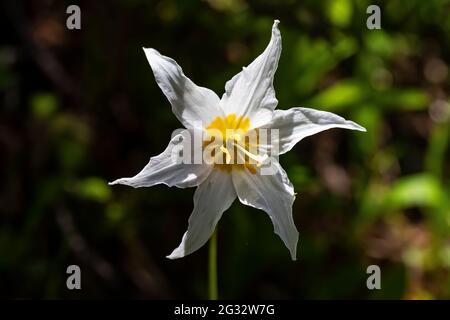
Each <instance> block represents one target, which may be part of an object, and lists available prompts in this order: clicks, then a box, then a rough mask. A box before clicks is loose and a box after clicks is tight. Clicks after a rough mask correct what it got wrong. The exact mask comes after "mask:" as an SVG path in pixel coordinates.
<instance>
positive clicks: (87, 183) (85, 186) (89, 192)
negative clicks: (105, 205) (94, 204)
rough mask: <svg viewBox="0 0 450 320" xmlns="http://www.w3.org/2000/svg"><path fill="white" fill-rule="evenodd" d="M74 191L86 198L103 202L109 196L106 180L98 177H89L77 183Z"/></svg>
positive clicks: (109, 190)
mask: <svg viewBox="0 0 450 320" xmlns="http://www.w3.org/2000/svg"><path fill="white" fill-rule="evenodd" d="M76 193H77V194H78V195H79V196H81V197H83V198H86V199H89V200H95V201H99V202H105V201H107V200H109V199H110V198H111V189H110V188H109V186H108V184H107V182H106V181H105V180H103V179H101V178H99V177H90V178H86V179H83V180H81V181H80V182H79V183H78V184H77V188H76Z"/></svg>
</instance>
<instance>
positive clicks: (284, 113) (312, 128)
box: [268, 108, 366, 154]
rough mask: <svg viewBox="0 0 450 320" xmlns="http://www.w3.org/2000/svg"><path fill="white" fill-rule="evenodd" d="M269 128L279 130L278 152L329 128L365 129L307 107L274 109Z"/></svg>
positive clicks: (332, 114) (328, 113)
mask: <svg viewBox="0 0 450 320" xmlns="http://www.w3.org/2000/svg"><path fill="white" fill-rule="evenodd" d="M268 126H269V127H270V128H271V129H278V130H279V154H283V153H286V152H288V151H289V150H291V149H292V147H293V146H294V145H295V144H296V143H297V142H299V141H300V140H302V139H303V138H305V137H308V136H311V135H313V134H316V133H319V132H321V131H324V130H328V129H331V128H343V129H351V130H359V131H366V129H365V128H363V127H361V126H360V125H359V124H357V123H355V122H353V121H350V120H345V119H344V118H342V117H340V116H338V115H336V114H334V113H331V112H326V111H319V110H314V109H309V108H291V109H289V110H275V112H274V117H273V119H272V123H270V125H268Z"/></svg>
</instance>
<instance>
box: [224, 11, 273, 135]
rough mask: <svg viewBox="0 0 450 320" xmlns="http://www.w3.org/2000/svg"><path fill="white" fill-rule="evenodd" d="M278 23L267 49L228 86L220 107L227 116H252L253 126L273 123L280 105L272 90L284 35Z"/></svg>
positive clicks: (228, 83) (227, 84) (229, 82)
mask: <svg viewBox="0 0 450 320" xmlns="http://www.w3.org/2000/svg"><path fill="white" fill-rule="evenodd" d="M278 23H279V21H278V20H275V22H274V24H273V27H272V38H271V39H270V42H269V45H268V46H267V48H266V50H264V52H263V53H262V54H261V55H260V56H259V57H258V58H256V59H255V60H254V61H253V62H252V63H251V64H250V65H249V66H248V67H246V68H245V67H244V68H243V70H242V71H241V72H240V73H238V74H237V75H235V76H234V77H233V78H232V79H231V80H230V81H228V82H227V83H226V85H225V93H224V95H223V96H222V100H221V101H220V106H221V108H222V110H223V111H224V113H225V114H232V113H234V114H236V115H243V116H246V117H250V118H251V120H252V123H251V126H252V127H258V126H260V125H262V124H263V123H264V122H265V123H267V121H270V119H271V115H272V111H273V110H274V109H275V107H276V106H277V104H278V100H277V98H276V97H275V90H274V88H273V77H274V75H275V72H276V70H277V67H278V60H279V59H280V54H281V34H280V30H278Z"/></svg>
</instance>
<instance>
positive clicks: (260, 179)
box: [232, 158, 298, 260]
mask: <svg viewBox="0 0 450 320" xmlns="http://www.w3.org/2000/svg"><path fill="white" fill-rule="evenodd" d="M272 163H273V165H274V167H275V168H276V172H275V174H273V175H261V174H260V173H259V172H257V173H255V174H253V173H251V172H250V171H248V170H247V169H245V170H233V173H232V175H233V184H234V187H235V189H236V193H237V196H238V197H239V200H240V201H241V202H242V203H243V204H245V205H248V206H251V207H254V208H257V209H261V210H264V211H265V212H267V213H268V215H269V217H270V219H271V220H272V223H273V225H274V230H275V233H276V234H278V235H279V236H280V238H281V240H283V242H284V244H285V245H286V247H287V248H288V249H289V251H290V253H291V257H292V260H296V256H297V242H298V231H297V228H296V227H295V224H294V220H293V218H292V204H293V203H294V199H295V194H294V188H293V186H292V184H291V182H290V181H289V178H288V176H287V174H286V172H285V171H284V170H283V168H282V167H281V165H280V164H279V163H278V161H276V160H275V159H273V158H272Z"/></svg>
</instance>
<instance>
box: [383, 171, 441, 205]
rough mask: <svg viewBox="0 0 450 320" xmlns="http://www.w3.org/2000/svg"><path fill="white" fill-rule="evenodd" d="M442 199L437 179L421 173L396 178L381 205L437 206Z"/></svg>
mask: <svg viewBox="0 0 450 320" xmlns="http://www.w3.org/2000/svg"><path fill="white" fill-rule="evenodd" d="M443 200H444V193H443V189H442V186H441V184H440V183H439V181H438V180H437V179H436V178H435V177H434V176H432V175H430V174H426V173H423V174H417V175H413V176H408V177H403V178H401V179H399V180H397V181H396V182H395V183H394V184H393V185H392V187H391V188H390V190H389V191H388V193H387V195H386V198H385V201H384V205H383V207H384V208H386V209H401V208H407V207H412V206H419V207H424V206H428V207H438V206H439V205H440V204H441V202H442V201H443Z"/></svg>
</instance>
